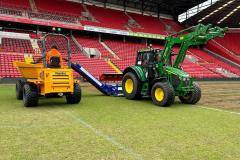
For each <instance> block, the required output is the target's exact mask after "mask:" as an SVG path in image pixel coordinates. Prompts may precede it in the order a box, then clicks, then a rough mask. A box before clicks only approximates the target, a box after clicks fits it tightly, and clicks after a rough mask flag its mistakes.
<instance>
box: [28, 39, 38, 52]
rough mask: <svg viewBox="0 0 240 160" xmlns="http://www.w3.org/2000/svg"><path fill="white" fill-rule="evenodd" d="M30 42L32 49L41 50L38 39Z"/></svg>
mask: <svg viewBox="0 0 240 160" xmlns="http://www.w3.org/2000/svg"><path fill="white" fill-rule="evenodd" d="M30 42H31V45H32V48H33V49H34V50H39V49H40V48H39V45H38V42H37V40H36V39H30Z"/></svg>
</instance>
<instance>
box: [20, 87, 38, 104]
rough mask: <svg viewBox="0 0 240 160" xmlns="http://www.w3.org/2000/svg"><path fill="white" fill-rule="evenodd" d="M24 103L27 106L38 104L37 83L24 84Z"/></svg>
mask: <svg viewBox="0 0 240 160" xmlns="http://www.w3.org/2000/svg"><path fill="white" fill-rule="evenodd" d="M23 104H24V106H25V107H34V106H37V105H38V88H37V86H36V85H35V84H30V83H26V84H24V87H23Z"/></svg>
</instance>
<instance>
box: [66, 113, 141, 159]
mask: <svg viewBox="0 0 240 160" xmlns="http://www.w3.org/2000/svg"><path fill="white" fill-rule="evenodd" d="M64 113H65V114H66V115H67V116H69V117H71V118H72V119H74V120H75V121H77V122H78V123H79V124H81V125H82V126H84V127H85V128H87V129H89V130H91V131H92V132H93V133H94V134H95V135H97V136H98V137H101V138H103V139H105V140H106V141H108V142H110V143H111V144H112V145H113V146H115V147H117V148H119V149H120V150H122V151H124V152H125V153H127V154H128V155H129V156H131V157H132V158H134V159H136V160H143V157H142V156H141V155H140V154H138V153H136V152H135V151H133V149H131V148H128V147H126V146H124V145H122V144H121V143H119V142H117V141H116V140H115V139H114V138H112V137H110V136H109V135H106V134H104V133H103V132H101V131H100V130H98V129H96V128H94V127H93V126H92V125H90V124H89V123H87V122H86V121H84V120H83V119H82V118H81V117H80V116H79V115H78V116H75V115H74V114H73V113H71V112H69V111H64Z"/></svg>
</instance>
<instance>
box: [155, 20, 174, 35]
mask: <svg viewBox="0 0 240 160" xmlns="http://www.w3.org/2000/svg"><path fill="white" fill-rule="evenodd" d="M159 20H160V22H161V23H162V24H163V25H164V26H165V31H166V33H167V34H169V33H170V34H172V33H176V31H175V30H174V28H173V27H172V26H171V25H169V24H167V23H165V22H164V21H163V20H162V19H161V18H159Z"/></svg>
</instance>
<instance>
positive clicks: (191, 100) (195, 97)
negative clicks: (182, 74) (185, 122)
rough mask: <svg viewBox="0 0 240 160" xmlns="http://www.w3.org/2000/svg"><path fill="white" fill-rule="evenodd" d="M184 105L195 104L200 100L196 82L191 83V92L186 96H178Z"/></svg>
mask: <svg viewBox="0 0 240 160" xmlns="http://www.w3.org/2000/svg"><path fill="white" fill-rule="evenodd" d="M179 99H180V101H181V102H182V103H184V104H196V103H197V102H198V101H199V100H200V99H201V88H200V87H199V85H198V84H197V83H196V82H193V91H192V92H191V93H189V94H188V95H187V96H179Z"/></svg>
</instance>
